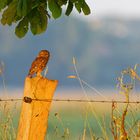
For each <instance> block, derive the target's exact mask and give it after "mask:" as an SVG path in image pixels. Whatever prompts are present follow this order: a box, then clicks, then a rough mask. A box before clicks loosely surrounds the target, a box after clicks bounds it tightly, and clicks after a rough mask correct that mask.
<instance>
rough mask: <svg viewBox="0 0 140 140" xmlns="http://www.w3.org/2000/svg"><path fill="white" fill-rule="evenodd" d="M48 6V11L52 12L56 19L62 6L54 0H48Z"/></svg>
mask: <svg viewBox="0 0 140 140" xmlns="http://www.w3.org/2000/svg"><path fill="white" fill-rule="evenodd" d="M48 6H49V9H50V11H51V12H52V16H53V18H55V19H56V18H59V17H60V16H61V13H62V8H61V7H60V5H58V4H57V3H56V1H55V0H48Z"/></svg>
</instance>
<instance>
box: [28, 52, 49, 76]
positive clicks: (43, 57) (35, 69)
mask: <svg viewBox="0 0 140 140" xmlns="http://www.w3.org/2000/svg"><path fill="white" fill-rule="evenodd" d="M49 57H50V53H49V51H47V50H41V51H40V52H39V54H38V56H37V57H36V58H35V60H34V61H33V62H32V65H31V68H30V70H29V73H28V77H32V76H33V75H34V74H36V76H41V72H42V71H43V70H44V69H45V67H46V65H47V63H48V60H49Z"/></svg>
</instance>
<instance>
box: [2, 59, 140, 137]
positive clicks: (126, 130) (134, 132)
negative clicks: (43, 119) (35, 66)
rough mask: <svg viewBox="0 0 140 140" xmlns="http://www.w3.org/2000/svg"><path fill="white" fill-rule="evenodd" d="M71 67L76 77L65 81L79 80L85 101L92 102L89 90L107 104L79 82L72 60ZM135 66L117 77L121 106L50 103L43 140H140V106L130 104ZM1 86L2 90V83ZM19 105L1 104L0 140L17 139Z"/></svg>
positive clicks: (100, 94)
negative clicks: (122, 98) (121, 98)
mask: <svg viewBox="0 0 140 140" xmlns="http://www.w3.org/2000/svg"><path fill="white" fill-rule="evenodd" d="M73 65H74V69H75V75H70V76H68V78H70V79H78V80H79V82H80V85H81V88H82V91H83V93H84V95H85V98H86V99H91V98H90V97H89V95H88V93H87V92H88V90H86V89H87V88H91V89H92V90H94V92H95V91H96V93H97V94H98V95H99V96H101V97H102V98H105V99H107V100H108V97H107V95H106V96H105V95H103V94H102V93H100V92H99V91H97V90H95V88H94V87H91V86H90V85H89V84H88V83H86V82H85V81H83V80H82V79H81V78H80V76H79V73H78V71H77V67H76V60H75V58H73ZM3 66H4V65H3V64H1V65H0V69H1V73H0V74H1V75H2V74H3V70H4V68H3ZM138 66H139V65H135V66H134V68H131V67H129V68H127V69H125V70H123V71H122V72H121V75H120V77H118V78H117V80H118V85H117V87H118V88H119V93H120V94H118V96H119V97H120V95H123V96H124V100H123V101H124V103H121V104H120V103H118V102H115V101H112V106H111V104H106V105H105V103H91V102H87V103H80V102H79V103H73V102H70V101H69V102H67V103H63V102H61V103H60V102H53V104H52V110H51V112H50V115H49V128H48V133H47V136H46V140H70V139H79V140H85V139H86V140H97V139H103V140H110V139H114V140H128V139H136V140H138V139H139V138H140V125H139V124H140V117H139V116H140V114H139V111H140V110H139V109H140V108H139V104H137V103H135V104H131V103H130V101H131V94H132V91H133V89H134V87H135V83H136V81H137V80H140V78H139V75H138V74H137V67H138ZM3 77H4V75H3ZM3 77H2V78H3ZM3 86H4V87H5V83H4V82H3ZM93 97H94V96H93ZM94 98H95V97H94ZM20 103H21V102H0V116H1V119H0V124H1V125H0V139H1V140H9V139H10V140H14V139H15V138H16V134H17V126H18V120H19V113H20V108H19V107H20Z"/></svg>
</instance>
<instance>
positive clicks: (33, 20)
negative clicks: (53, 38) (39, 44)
mask: <svg viewBox="0 0 140 140" xmlns="http://www.w3.org/2000/svg"><path fill="white" fill-rule="evenodd" d="M29 17H30V25H31V26H30V29H31V31H32V33H33V34H34V35H36V34H40V33H42V32H44V31H46V29H47V24H48V18H47V15H46V10H45V9H44V8H43V7H40V8H38V9H34V10H33V11H32V13H31V14H30V16H29Z"/></svg>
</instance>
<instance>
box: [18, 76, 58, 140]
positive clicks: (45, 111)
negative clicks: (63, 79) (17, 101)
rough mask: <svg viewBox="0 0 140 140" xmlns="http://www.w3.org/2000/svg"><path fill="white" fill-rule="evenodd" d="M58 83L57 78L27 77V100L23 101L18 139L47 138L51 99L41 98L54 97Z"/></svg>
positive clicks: (25, 92) (40, 139)
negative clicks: (47, 100)
mask: <svg viewBox="0 0 140 140" xmlns="http://www.w3.org/2000/svg"><path fill="white" fill-rule="evenodd" d="M57 84H58V81H57V80H49V79H47V78H43V77H42V78H40V77H34V78H29V77H26V79H25V87H24V97H26V100H25V101H23V103H22V109H21V114H20V120H19V126H18V134H17V140H44V139H45V135H46V132H47V125H48V115H49V110H50V105H51V100H50V101H49V102H45V101H39V99H43V100H46V99H52V98H53V94H54V91H55V89H56V87H57ZM30 99H32V100H30ZM36 99H38V100H36Z"/></svg>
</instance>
